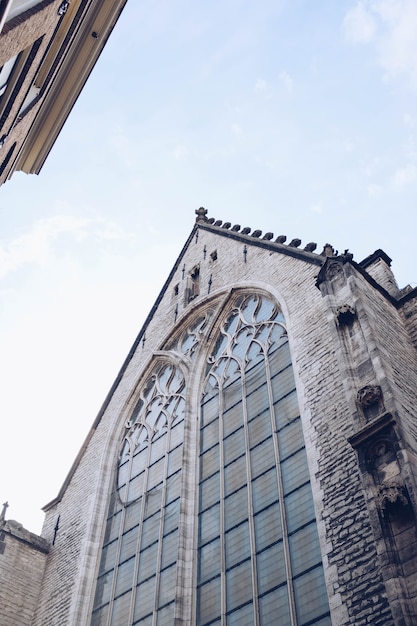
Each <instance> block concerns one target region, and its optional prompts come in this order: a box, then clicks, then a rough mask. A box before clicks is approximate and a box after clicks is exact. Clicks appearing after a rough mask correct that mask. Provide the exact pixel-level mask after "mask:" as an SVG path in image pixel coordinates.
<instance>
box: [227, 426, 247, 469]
mask: <svg viewBox="0 0 417 626" xmlns="http://www.w3.org/2000/svg"><path fill="white" fill-rule="evenodd" d="M223 454H224V462H225V464H226V465H228V464H229V463H231V462H232V461H234V460H235V459H237V458H238V457H239V456H241V455H242V454H245V431H244V429H243V426H241V428H239V429H238V430H236V431H235V432H234V433H233V434H232V435H229V437H227V438H226V439H225V440H224V441H223Z"/></svg>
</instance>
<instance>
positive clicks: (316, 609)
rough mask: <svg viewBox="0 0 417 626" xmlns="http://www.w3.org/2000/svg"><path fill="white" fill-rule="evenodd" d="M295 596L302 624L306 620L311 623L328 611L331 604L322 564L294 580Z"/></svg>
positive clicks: (299, 621)
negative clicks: (328, 598)
mask: <svg viewBox="0 0 417 626" xmlns="http://www.w3.org/2000/svg"><path fill="white" fill-rule="evenodd" d="M294 598H295V606H296V613H297V619H298V623H299V624H300V626H302V625H303V624H305V623H306V622H310V623H311V622H312V621H313V620H314V619H315V618H317V617H320V616H322V615H325V614H326V613H327V612H328V610H329V604H328V600H327V592H326V588H325V586H324V577H323V568H322V567H321V566H320V567H317V568H316V569H313V570H311V571H310V572H307V573H306V574H303V575H302V576H300V577H299V578H296V579H295V580H294Z"/></svg>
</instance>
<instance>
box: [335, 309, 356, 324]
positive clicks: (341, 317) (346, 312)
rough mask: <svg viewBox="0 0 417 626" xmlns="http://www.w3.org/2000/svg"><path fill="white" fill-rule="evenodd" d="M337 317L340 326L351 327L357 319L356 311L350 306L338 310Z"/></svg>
mask: <svg viewBox="0 0 417 626" xmlns="http://www.w3.org/2000/svg"><path fill="white" fill-rule="evenodd" d="M336 317H337V321H338V323H339V325H340V326H349V325H350V324H351V323H352V322H353V320H354V319H355V317H356V311H355V309H354V308H353V306H351V305H350V304H342V305H341V306H338V307H337V309H336Z"/></svg>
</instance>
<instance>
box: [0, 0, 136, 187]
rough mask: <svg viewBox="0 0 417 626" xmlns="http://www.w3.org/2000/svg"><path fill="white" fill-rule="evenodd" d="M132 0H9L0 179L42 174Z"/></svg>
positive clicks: (3, 12) (0, 11) (1, 66)
mask: <svg viewBox="0 0 417 626" xmlns="http://www.w3.org/2000/svg"><path fill="white" fill-rule="evenodd" d="M125 3H126V0H71V2H69V1H68V0H2V2H1V3H0V184H2V183H3V182H5V181H6V180H7V179H9V178H10V177H11V176H12V174H13V172H15V171H23V172H26V173H27V174H29V173H36V174H38V173H39V171H40V169H41V168H42V166H43V164H44V162H45V160H46V158H47V156H48V154H49V152H50V150H51V148H52V146H53V144H54V143H55V140H56V138H57V136H58V134H59V132H60V130H61V128H62V126H63V125H64V123H65V121H66V119H67V117H68V115H69V113H70V111H71V109H72V107H73V106H74V103H75V101H76V100H77V98H78V96H79V94H80V92H81V90H82V88H83V87H84V84H85V82H86V80H87V78H88V76H89V74H90V72H91V70H92V69H93V67H94V65H95V63H96V61H97V59H98V57H99V55H100V53H101V51H102V49H103V47H104V45H105V43H106V41H107V39H108V37H109V35H110V33H111V31H112V29H113V27H114V25H115V23H116V21H117V19H118V17H119V15H120V13H121V11H122V9H123V7H124V5H125Z"/></svg>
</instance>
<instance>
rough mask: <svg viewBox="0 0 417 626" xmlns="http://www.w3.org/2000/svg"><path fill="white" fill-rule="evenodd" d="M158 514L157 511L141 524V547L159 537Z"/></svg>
mask: <svg viewBox="0 0 417 626" xmlns="http://www.w3.org/2000/svg"><path fill="white" fill-rule="evenodd" d="M159 524H160V515H159V513H157V514H156V515H153V516H152V517H149V518H148V519H146V520H145V521H144V522H143V524H142V536H141V549H143V548H146V547H147V546H149V545H150V544H151V543H154V542H155V541H157V539H158V537H159Z"/></svg>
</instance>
